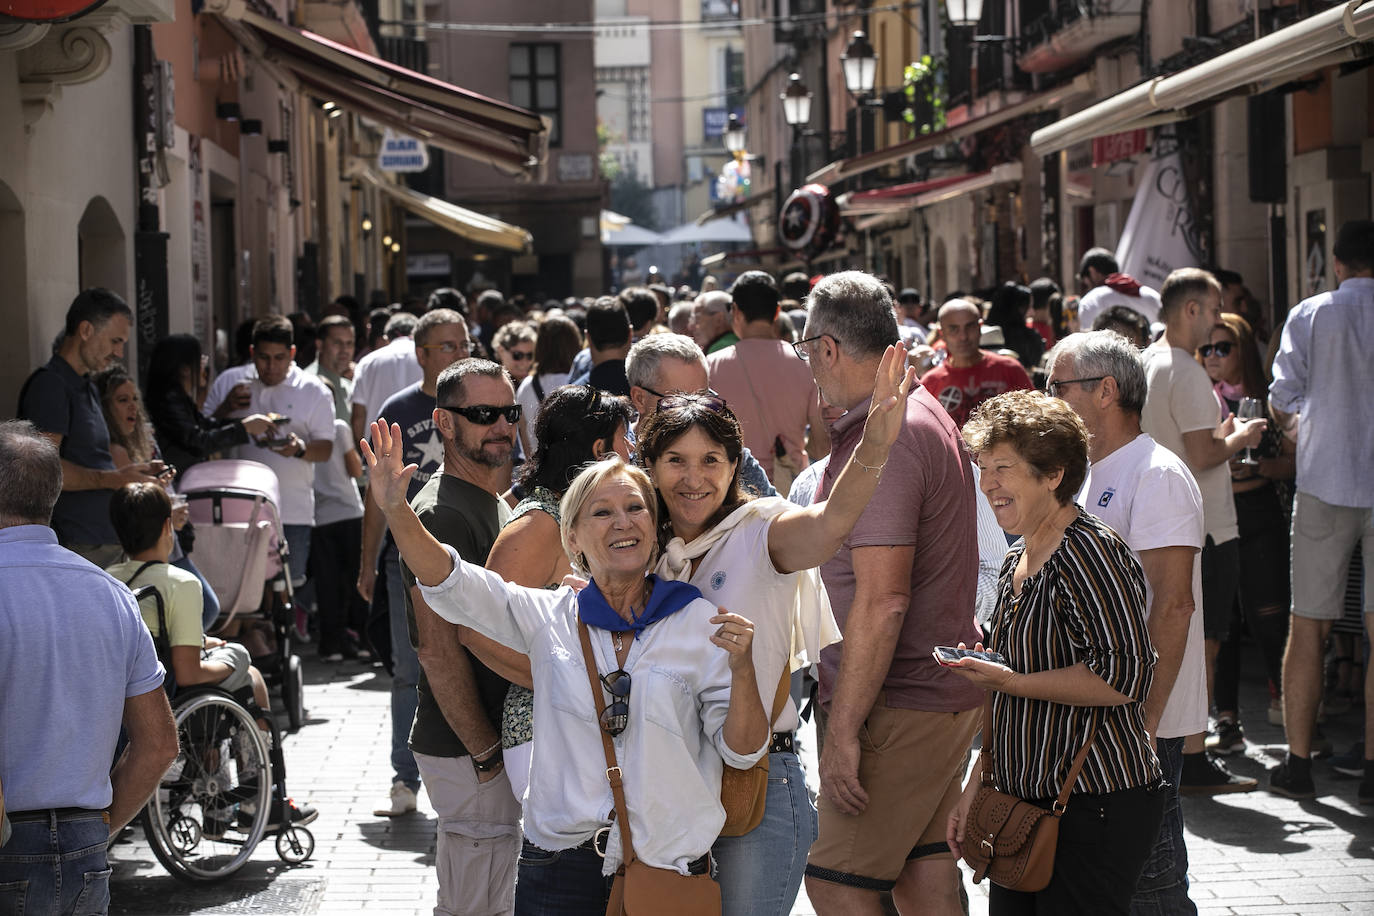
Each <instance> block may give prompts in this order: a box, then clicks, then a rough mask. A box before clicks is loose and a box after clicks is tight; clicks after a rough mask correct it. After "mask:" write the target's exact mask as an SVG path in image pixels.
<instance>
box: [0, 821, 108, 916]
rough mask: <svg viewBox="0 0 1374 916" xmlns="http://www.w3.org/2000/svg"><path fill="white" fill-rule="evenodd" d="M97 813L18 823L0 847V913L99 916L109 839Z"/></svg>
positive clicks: (103, 903) (105, 898) (104, 894)
mask: <svg viewBox="0 0 1374 916" xmlns="http://www.w3.org/2000/svg"><path fill="white" fill-rule="evenodd" d="M107 818H108V816H107V815H106V814H105V812H103V811H89V812H82V813H79V814H62V815H58V814H56V813H54V814H52V815H50V816H49V818H48V819H47V820H41V821H38V820H34V821H31V820H19V821H16V822H15V823H14V834H13V835H12V836H11V837H10V841H9V842H8V843H6V844H5V846H4V848H3V849H0V913H23V914H24V916H55V914H59V913H71V914H73V916H91V914H104V913H105V912H107V911H108V910H109V908H110V869H109V868H108V867H107V866H106V863H105V847H106V845H107V844H108V843H109V840H110V825H109V821H108V819H107Z"/></svg>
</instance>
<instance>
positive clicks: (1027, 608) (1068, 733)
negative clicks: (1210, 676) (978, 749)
mask: <svg viewBox="0 0 1374 916" xmlns="http://www.w3.org/2000/svg"><path fill="white" fill-rule="evenodd" d="M1025 549H1026V543H1025V541H1024V540H1021V541H1018V542H1017V543H1016V544H1015V545H1013V546H1012V548H1011V550H1010V551H1009V552H1008V553H1007V558H1006V560H1005V562H1003V564H1002V575H1001V581H1000V582H999V586H998V589H999V594H998V601H997V610H996V611H995V612H994V615H993V620H992V638H991V640H990V646H991V648H994V649H996V650H997V651H998V652H1001V653H1002V654H1003V655H1005V656H1006V657H1007V664H1008V665H1009V666H1010V667H1011V669H1012V670H1013V671H1017V672H1020V673H1031V672H1037V671H1050V670H1053V669H1056V668H1068V667H1071V666H1073V665H1075V664H1078V663H1079V662H1082V663H1083V664H1085V665H1087V667H1088V669H1089V670H1091V671H1092V672H1093V673H1094V674H1096V675H1098V676H1099V677H1101V678H1102V680H1103V681H1105V682H1106V683H1107V685H1108V686H1110V687H1112V688H1113V689H1115V690H1116V691H1117V692H1119V693H1121V694H1123V695H1125V696H1128V697H1131V698H1132V699H1134V700H1135V702H1132V703H1126V704H1124V705H1121V706H1069V705H1066V704H1063V703H1055V702H1052V701H1049V700H1036V699H1029V698H1026V697H1016V696H1011V695H1009V694H1005V693H1001V692H995V693H993V694H992V723H991V726H990V728H988V729H987V730H986V731H985V737H984V747H985V748H990V750H991V753H992V755H993V757H992V759H993V776H994V779H995V780H996V782H997V785H998V787H999V788H1001V789H1002V791H1004V792H1009V793H1011V794H1013V795H1017V796H1020V797H1021V798H1027V799H1048V798H1053V797H1055V796H1056V795H1058V794H1059V790H1060V788H1061V786H1062V785H1063V783H1064V779H1065V778H1066V776H1067V775H1068V771H1069V767H1070V765H1071V764H1072V762H1073V758H1074V756H1075V755H1076V754H1077V753H1078V751H1079V750H1080V749H1081V748H1082V747H1083V743H1084V742H1085V741H1087V739H1088V734H1089V733H1090V731H1091V730H1092V727H1093V725H1094V724H1099V723H1100V724H1099V727H1098V729H1097V735H1096V737H1095V739H1094V741H1093V747H1092V750H1091V751H1090V752H1089V753H1088V758H1087V762H1086V763H1085V764H1084V766H1083V770H1082V772H1081V773H1080V774H1079V777H1078V783H1077V784H1076V786H1075V787H1074V790H1075V791H1076V792H1080V793H1089V794H1101V793H1105V792H1116V791H1119V790H1121V789H1129V788H1134V787H1137V786H1145V785H1149V784H1151V783H1153V782H1154V781H1155V780H1157V779H1159V777H1160V768H1159V761H1158V760H1157V759H1156V757H1155V752H1154V746H1153V744H1152V743H1151V741H1150V739H1149V736H1148V735H1147V734H1146V732H1145V709H1144V706H1143V701H1144V699H1145V695H1146V694H1147V693H1149V690H1150V683H1151V681H1152V680H1153V677H1154V665H1155V653H1154V649H1153V647H1152V646H1151V644H1150V635H1149V632H1148V631H1147V630H1146V628H1145V574H1144V572H1143V571H1142V570H1141V568H1140V563H1139V562H1138V561H1137V560H1136V558H1135V556H1134V555H1133V554H1132V553H1131V549H1130V548H1129V547H1127V546H1126V544H1125V542H1123V541H1122V540H1121V538H1119V537H1117V536H1116V534H1115V533H1114V532H1113V531H1112V530H1111V529H1110V528H1108V527H1107V526H1106V525H1104V524H1103V523H1102V522H1101V521H1099V520H1098V519H1096V518H1093V517H1092V516H1091V515H1089V514H1087V513H1086V512H1084V511H1082V510H1081V509H1080V510H1079V512H1078V518H1076V519H1075V520H1074V521H1073V523H1072V524H1070V525H1069V527H1068V528H1067V529H1065V531H1064V539H1063V541H1062V542H1061V543H1060V545H1059V546H1058V547H1057V548H1055V551H1054V553H1053V554H1051V555H1050V558H1049V559H1048V560H1046V561H1045V565H1044V566H1043V567H1041V569H1040V570H1039V571H1037V572H1036V573H1034V574H1033V575H1030V576H1027V577H1026V579H1025V581H1024V582H1022V583H1021V594H1020V595H1016V594H1014V593H1013V586H1012V576H1013V573H1014V572H1015V570H1016V564H1017V563H1018V562H1020V559H1021V555H1022V554H1023V553H1024V552H1025Z"/></svg>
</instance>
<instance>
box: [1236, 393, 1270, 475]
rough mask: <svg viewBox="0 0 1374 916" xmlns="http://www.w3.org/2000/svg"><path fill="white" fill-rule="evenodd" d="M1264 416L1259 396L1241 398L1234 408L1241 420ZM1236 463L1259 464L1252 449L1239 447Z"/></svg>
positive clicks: (1256, 418)
mask: <svg viewBox="0 0 1374 916" xmlns="http://www.w3.org/2000/svg"><path fill="white" fill-rule="evenodd" d="M1262 416H1264V404H1262V403H1261V402H1260V399H1259V398H1241V399H1240V406H1239V407H1237V408H1236V417H1237V418H1238V419H1241V420H1258V419H1259V418H1260V417H1262ZM1236 463H1237V464H1250V465H1254V464H1259V460H1258V459H1256V458H1255V455H1254V449H1249V448H1245V449H1241V452H1240V457H1239V458H1237V459H1236Z"/></svg>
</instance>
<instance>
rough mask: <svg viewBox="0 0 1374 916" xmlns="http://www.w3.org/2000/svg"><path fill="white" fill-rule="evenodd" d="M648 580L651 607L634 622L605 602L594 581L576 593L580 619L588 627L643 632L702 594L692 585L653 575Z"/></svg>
mask: <svg viewBox="0 0 1374 916" xmlns="http://www.w3.org/2000/svg"><path fill="white" fill-rule="evenodd" d="M648 579H649V586H650V588H651V589H652V591H651V592H650V593H649V604H648V606H647V607H645V608H644V612H643V613H642V614H637V615H636V616H635V619H634V622H633V623H631V622H630V621H627V620H626V619H625V618H624V617H621V616H620V615H619V614H617V613H616V612H615V609H614V608H612V607H611V606H610V604H608V603H607V602H606V599H605V597H604V596H603V595H602V594H601V589H599V588H597V587H596V581H595V580H593V581H591V582H588V583H587V587H586V588H584V589H582V591H580V592H578V593H577V616H578V618H579V619H580V620H581V621H582V622H583V623H585V624H586V625H587V626H589V627H600V628H601V629H603V630H612V631H621V630H634V631H635V633H641V632H643V630H644V628H645V627H647V626H648V625H649V624H651V623H654V622H655V621H658V620H662V619H663V618H665V617H667V616H669V615H671V614H676V613H677V612H678V611H680V610H682V609H683V608H684V607H686V606H687V605H688V604H691V603H692V602H693V601H694V600H696V599H697V598H700V597H701V591H700V590H699V589H698V588H697V587H696V586H695V585H692V584H691V583H690V582H673V581H669V580H665V579H660V578H658V576H655V575H653V574H652V573H650V574H649V576H648Z"/></svg>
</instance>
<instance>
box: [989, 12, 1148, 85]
mask: <svg viewBox="0 0 1374 916" xmlns="http://www.w3.org/2000/svg"><path fill="white" fill-rule="evenodd" d="M1140 7H1141V0H1077V2H1076V0H1051V2H1050V3H1048V4H1047V3H1045V2H1044V0H1039V2H1037V0H1023V4H1022V10H1021V12H1022V21H1023V22H1024V23H1025V25H1024V26H1023V27H1022V29H1021V38H1022V42H1023V47H1024V48H1025V50H1023V51H1021V52H1020V54H1019V55H1018V56H1017V58H1016V66H1017V67H1018V68H1019V69H1021V70H1022V71H1024V72H1026V73H1053V72H1054V71H1056V70H1063V69H1065V68H1066V67H1070V66H1072V65H1073V64H1076V63H1078V62H1079V61H1081V60H1084V59H1086V58H1088V57H1090V56H1091V55H1092V53H1093V51H1095V50H1096V49H1097V48H1100V47H1102V46H1103V45H1105V44H1108V43H1110V42H1113V41H1117V40H1118V39H1121V38H1127V37H1129V36H1131V35H1134V34H1136V33H1137V32H1138V31H1139V30H1140Z"/></svg>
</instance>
